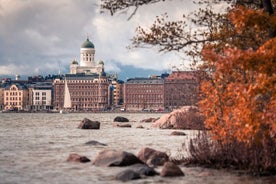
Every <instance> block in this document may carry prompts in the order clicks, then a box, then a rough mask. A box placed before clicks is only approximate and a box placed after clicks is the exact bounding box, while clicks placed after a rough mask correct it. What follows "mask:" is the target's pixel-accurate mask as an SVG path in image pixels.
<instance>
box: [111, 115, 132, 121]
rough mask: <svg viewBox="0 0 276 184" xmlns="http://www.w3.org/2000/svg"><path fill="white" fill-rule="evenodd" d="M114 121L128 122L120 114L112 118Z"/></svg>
mask: <svg viewBox="0 0 276 184" xmlns="http://www.w3.org/2000/svg"><path fill="white" fill-rule="evenodd" d="M114 122H129V120H128V119H127V118H125V117H122V116H117V117H115V118H114Z"/></svg>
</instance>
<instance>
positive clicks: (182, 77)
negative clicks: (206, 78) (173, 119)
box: [164, 71, 198, 110]
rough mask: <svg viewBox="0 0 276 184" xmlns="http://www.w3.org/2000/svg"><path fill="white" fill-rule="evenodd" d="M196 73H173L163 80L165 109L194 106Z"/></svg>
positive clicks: (196, 84)
mask: <svg viewBox="0 0 276 184" xmlns="http://www.w3.org/2000/svg"><path fill="white" fill-rule="evenodd" d="M197 88H198V80H197V73H196V72H194V71H173V72H172V73H171V74H170V75H169V76H168V77H166V78H165V79H164V89H165V91H164V105H165V109H168V110H172V109H176V108H179V107H182V106H189V105H195V104H196V103H197V97H198V94H197V93H198V91H197Z"/></svg>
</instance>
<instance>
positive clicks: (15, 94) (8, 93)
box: [6, 91, 21, 96]
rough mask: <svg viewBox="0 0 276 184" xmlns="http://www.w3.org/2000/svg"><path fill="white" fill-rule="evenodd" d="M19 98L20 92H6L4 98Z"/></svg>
mask: <svg viewBox="0 0 276 184" xmlns="http://www.w3.org/2000/svg"><path fill="white" fill-rule="evenodd" d="M17 95H19V96H21V92H8V91H7V92H6V96H17Z"/></svg>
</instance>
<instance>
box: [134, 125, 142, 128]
mask: <svg viewBox="0 0 276 184" xmlns="http://www.w3.org/2000/svg"><path fill="white" fill-rule="evenodd" d="M136 128H144V127H143V125H138V126H137V127H136Z"/></svg>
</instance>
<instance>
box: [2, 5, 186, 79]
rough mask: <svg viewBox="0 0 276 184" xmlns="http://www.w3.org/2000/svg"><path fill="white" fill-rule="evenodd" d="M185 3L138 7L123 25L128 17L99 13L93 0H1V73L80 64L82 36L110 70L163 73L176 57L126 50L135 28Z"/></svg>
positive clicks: (25, 72)
mask: <svg viewBox="0 0 276 184" xmlns="http://www.w3.org/2000/svg"><path fill="white" fill-rule="evenodd" d="M184 2H190V1H183V0H175V1H168V2H165V3H162V4H158V5H156V6H155V8H154V11H152V7H141V8H140V9H139V11H138V12H137V13H136V15H135V16H134V17H133V19H131V20H130V21H127V20H126V19H127V17H128V16H127V15H122V14H119V15H115V16H114V17H111V16H110V15H108V14H100V13H99V4H98V3H99V1H95V0H82V1H76V0H58V1H45V0H24V1H22V0H13V1H3V0H0V75H3V74H12V75H13V74H15V73H18V74H21V75H34V74H54V73H57V72H58V71H59V70H61V72H63V73H66V72H68V71H69V64H70V62H71V60H72V59H74V58H76V59H77V60H79V49H80V45H81V43H82V42H83V41H84V40H85V39H86V33H88V34H89V35H90V38H91V40H92V42H93V43H94V44H95V47H96V60H100V59H102V60H104V62H105V64H106V67H107V68H106V69H107V70H108V71H110V72H112V71H113V72H120V71H121V70H120V68H118V67H120V66H123V65H127V66H134V67H138V68H145V69H157V70H163V69H164V68H166V67H168V64H167V62H168V61H170V62H171V61H172V60H173V61H174V62H176V63H177V61H175V60H177V59H176V57H174V56H170V55H166V56H164V55H162V54H158V53H156V51H155V50H153V51H144V50H142V49H139V50H136V51H133V52H132V51H128V50H127V49H126V46H127V45H128V44H129V43H130V39H131V38H132V36H133V35H134V34H135V32H134V31H135V28H136V27H137V26H138V25H150V23H152V22H153V20H154V18H155V16H156V15H158V14H160V13H164V12H165V10H168V7H170V8H169V9H172V10H173V11H172V13H173V16H177V14H179V12H181V10H182V8H183V10H185V9H187V7H190V6H191V3H189V4H187V3H186V4H185V3H184ZM171 3H174V4H171ZM168 5H170V6H168ZM172 5H175V6H172ZM169 11H170V10H169ZM185 11H186V10H185ZM128 13H130V12H128ZM169 58H175V59H169ZM113 60H116V62H115V63H114V62H112V61H113ZM108 62H110V63H108Z"/></svg>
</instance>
